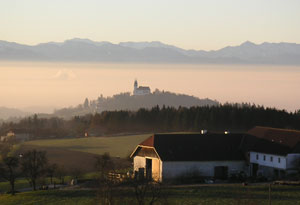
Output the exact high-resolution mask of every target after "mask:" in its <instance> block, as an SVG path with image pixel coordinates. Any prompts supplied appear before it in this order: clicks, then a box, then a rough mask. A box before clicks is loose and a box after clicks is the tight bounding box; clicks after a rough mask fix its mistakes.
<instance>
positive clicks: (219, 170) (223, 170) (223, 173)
mask: <svg viewBox="0 0 300 205" xmlns="http://www.w3.org/2000/svg"><path fill="white" fill-rule="evenodd" d="M215 178H216V179H227V178H228V167H226V166H217V167H215Z"/></svg>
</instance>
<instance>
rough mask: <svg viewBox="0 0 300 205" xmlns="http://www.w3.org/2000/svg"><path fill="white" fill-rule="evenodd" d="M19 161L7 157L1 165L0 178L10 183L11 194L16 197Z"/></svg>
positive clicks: (15, 158)
mask: <svg viewBox="0 0 300 205" xmlns="http://www.w3.org/2000/svg"><path fill="white" fill-rule="evenodd" d="M18 166H19V159H18V158H17V157H5V158H4V159H3V162H2V163H1V164H0V177H2V178H3V179H5V180H7V181H9V184H10V193H11V194H12V195H15V180H16V178H17V175H18V174H17V169H18Z"/></svg>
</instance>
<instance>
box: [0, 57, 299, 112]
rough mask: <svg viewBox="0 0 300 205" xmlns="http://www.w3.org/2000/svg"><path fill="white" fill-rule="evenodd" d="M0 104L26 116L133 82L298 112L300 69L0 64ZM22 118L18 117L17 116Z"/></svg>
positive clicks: (125, 87) (123, 88) (126, 89)
mask: <svg viewBox="0 0 300 205" xmlns="http://www.w3.org/2000/svg"><path fill="white" fill-rule="evenodd" d="M0 72H1V75H0V85H1V86H0V92H1V104H0V105H1V106H3V107H8V108H18V109H20V110H23V111H26V112H29V113H35V112H36V113H52V112H53V111H54V109H55V108H56V109H60V108H64V107H65V108H67V107H70V106H77V105H78V104H82V103H83V101H84V99H85V98H86V97H87V98H88V99H90V100H95V99H97V98H98V97H99V96H100V95H101V94H102V95H103V96H104V97H109V96H113V95H115V94H118V93H125V92H131V93H132V91H133V82H134V80H135V79H137V80H138V82H139V85H141V86H143V85H144V86H149V87H150V88H151V91H155V89H159V90H161V91H163V90H164V91H170V92H173V93H178V94H187V95H192V96H195V97H198V98H200V99H204V98H209V99H211V100H217V101H218V102H220V103H226V102H231V103H235V102H237V103H242V102H249V103H255V104H259V105H264V106H266V107H276V108H278V109H286V110H288V111H295V110H297V109H299V103H298V102H299V101H300V93H299V92H295V90H300V81H299V79H300V67H299V66H287V65H286V66H272V65H259V66H258V65H255V66H254V65H212V64H209V65H207V64H200V65H199V64H192V65H191V64H116V63H114V64H113V63H109V64H103V63H63V62H52V63H46V62H28V61H27V62H7V61H5V62H1V65H0ZM20 116H22V115H20Z"/></svg>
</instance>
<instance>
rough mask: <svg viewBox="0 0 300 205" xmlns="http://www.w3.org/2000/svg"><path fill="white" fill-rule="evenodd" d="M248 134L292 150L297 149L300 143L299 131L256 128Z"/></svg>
mask: <svg viewBox="0 0 300 205" xmlns="http://www.w3.org/2000/svg"><path fill="white" fill-rule="evenodd" d="M248 134H250V135H254V136H256V137H259V138H263V139H266V140H269V141H271V142H276V143H279V144H283V145H286V146H289V147H290V148H293V147H295V146H296V145H297V144H298V143H299V142H300V131H298V130H289V129H278V128H271V127H260V126H256V127H254V128H253V129H251V130H249V131H248Z"/></svg>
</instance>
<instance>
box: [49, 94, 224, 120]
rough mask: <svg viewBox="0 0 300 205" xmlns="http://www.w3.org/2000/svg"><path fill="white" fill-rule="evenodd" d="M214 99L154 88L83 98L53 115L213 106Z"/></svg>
mask: <svg viewBox="0 0 300 205" xmlns="http://www.w3.org/2000/svg"><path fill="white" fill-rule="evenodd" d="M218 104H219V102H217V101H216V100H210V99H208V98H205V99H200V98H197V97H194V96H190V95H185V94H175V93H172V92H165V91H159V90H158V89H156V90H155V91H154V92H153V93H151V94H148V95H141V96H135V95H131V94H130V93H129V92H128V93H120V94H117V95H114V96H112V97H103V96H102V95H101V96H100V97H98V99H96V100H91V101H89V100H88V99H85V101H84V103H83V104H80V105H78V106H77V107H71V108H63V109H59V110H56V111H55V112H54V113H53V115H54V116H56V117H63V118H69V119H70V118H71V117H74V116H76V115H78V116H81V115H85V114H89V113H101V112H103V111H119V110H128V111H137V110H139V109H140V108H146V109H151V108H152V107H154V106H157V105H158V106H159V107H163V106H167V107H174V108H178V107H179V106H182V107H187V108H189V107H192V106H213V105H218Z"/></svg>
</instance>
